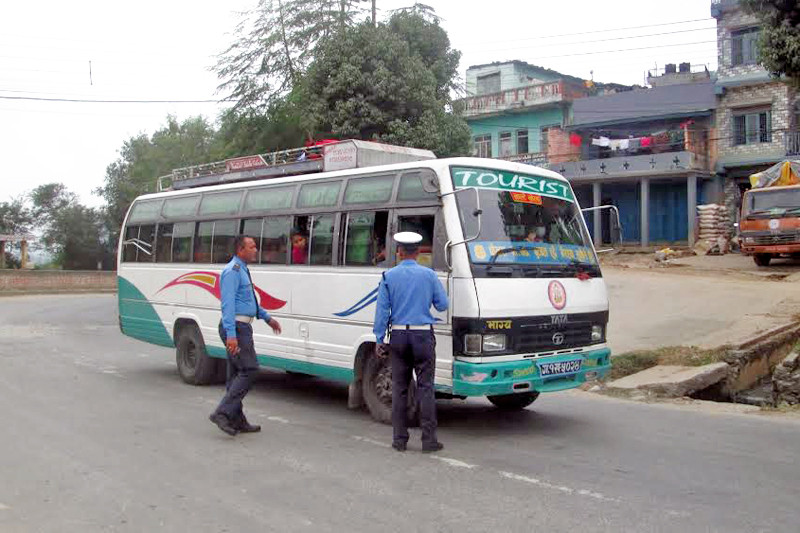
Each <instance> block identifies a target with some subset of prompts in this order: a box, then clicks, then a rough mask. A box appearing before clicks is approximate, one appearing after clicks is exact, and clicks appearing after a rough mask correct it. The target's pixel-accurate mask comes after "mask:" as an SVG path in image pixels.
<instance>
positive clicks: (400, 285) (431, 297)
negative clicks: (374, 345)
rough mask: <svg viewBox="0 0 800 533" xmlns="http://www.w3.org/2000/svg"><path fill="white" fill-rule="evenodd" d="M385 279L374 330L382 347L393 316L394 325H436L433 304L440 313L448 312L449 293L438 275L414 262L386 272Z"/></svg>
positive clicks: (382, 281)
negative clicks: (432, 311)
mask: <svg viewBox="0 0 800 533" xmlns="http://www.w3.org/2000/svg"><path fill="white" fill-rule="evenodd" d="M384 279H385V282H384ZM384 279H381V282H380V285H379V286H378V301H377V305H376V307H375V325H374V327H373V329H372V331H373V332H374V333H375V338H376V339H377V341H378V343H379V344H380V343H382V342H383V338H384V337H385V336H386V325H387V323H388V321H389V316H390V313H391V317H392V324H404V325H412V326H422V325H425V324H433V323H434V322H435V320H434V318H433V315H432V314H431V305H433V306H434V307H435V308H436V310H437V311H444V310H445V309H447V294H446V293H445V292H444V287H442V284H441V282H440V281H439V278H438V277H436V273H435V272H434V271H433V270H431V269H430V268H427V267H424V266H421V265H419V264H417V262H416V261H414V260H413V259H406V260H405V261H402V262H401V263H400V264H399V265H397V266H396V267H394V268H392V269H390V270H387V271H386V274H385V275H384Z"/></svg>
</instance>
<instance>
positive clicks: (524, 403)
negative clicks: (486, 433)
mask: <svg viewBox="0 0 800 533" xmlns="http://www.w3.org/2000/svg"><path fill="white" fill-rule="evenodd" d="M538 397H539V393H538V392H537V391H530V392H518V393H516V394H499V395H497V396H488V398H489V401H490V402H492V403H493V404H494V406H495V407H497V408H498V409H502V410H503V411H519V410H521V409H525V408H526V407H528V406H529V405H530V404H532V403H533V402H535V401H536V398H538Z"/></svg>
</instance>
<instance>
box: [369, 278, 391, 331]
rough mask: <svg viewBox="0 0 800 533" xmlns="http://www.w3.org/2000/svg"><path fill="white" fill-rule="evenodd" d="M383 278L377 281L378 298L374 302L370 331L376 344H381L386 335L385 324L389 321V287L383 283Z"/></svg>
mask: <svg viewBox="0 0 800 533" xmlns="http://www.w3.org/2000/svg"><path fill="white" fill-rule="evenodd" d="M384 281H385V279H384V278H381V281H380V282H379V283H378V300H377V301H376V302H375V324H374V325H373V327H372V332H373V333H375V339H376V340H377V341H378V344H383V339H384V337H386V325H387V324H388V322H389V288H388V287H386V283H384Z"/></svg>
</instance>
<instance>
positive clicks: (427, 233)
mask: <svg viewBox="0 0 800 533" xmlns="http://www.w3.org/2000/svg"><path fill="white" fill-rule="evenodd" d="M434 218H435V217H434V216H433V215H405V216H404V215H400V216H398V217H397V223H398V224H397V227H398V230H397V231H398V232H400V231H413V232H414V233H419V234H420V235H422V242H421V243H420V244H419V257H418V258H417V262H418V263H419V264H420V265H423V266H426V267H432V266H433V223H434Z"/></svg>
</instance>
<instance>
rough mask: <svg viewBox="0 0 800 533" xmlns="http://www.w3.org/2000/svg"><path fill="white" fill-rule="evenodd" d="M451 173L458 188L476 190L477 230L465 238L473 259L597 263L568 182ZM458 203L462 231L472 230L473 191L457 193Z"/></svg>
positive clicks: (479, 261) (476, 171)
mask: <svg viewBox="0 0 800 533" xmlns="http://www.w3.org/2000/svg"><path fill="white" fill-rule="evenodd" d="M452 176H453V182H454V185H455V188H456V189H463V188H466V187H476V188H477V189H478V196H479V199H480V209H481V227H480V233H479V235H478V237H477V239H475V240H473V241H470V242H469V243H467V246H468V250H469V257H470V260H471V261H472V263H473V264H503V265H518V266H521V267H525V266H531V267H536V266H541V265H550V266H552V267H554V268H558V267H559V266H561V267H564V266H572V265H576V264H577V265H587V266H588V265H592V266H594V265H597V257H596V256H595V253H594V249H593V248H592V245H591V240H590V238H589V235H588V233H587V231H586V227H585V225H584V223H583V216H582V214H581V211H580V209H578V205H577V204H576V202H575V197H574V195H573V193H572V189H571V188H570V187H569V185H568V184H567V183H566V182H564V181H561V180H556V179H552V178H545V177H541V176H533V175H524V174H515V173H509V172H504V171H503V172H501V171H499V170H487V169H477V168H463V167H455V168H453V169H452ZM458 205H459V214H460V218H461V223H462V227H463V228H464V235H465V236H473V235H475V234H476V233H477V232H478V219H477V216H476V214H475V210H476V209H477V207H478V206H477V205H476V196H475V194H474V193H471V192H465V193H462V194H459V195H458Z"/></svg>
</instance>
